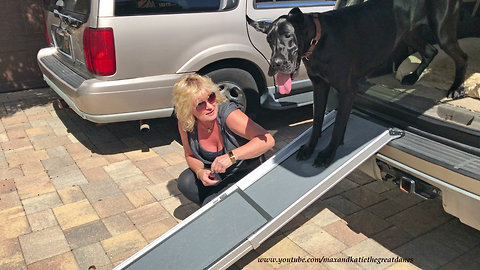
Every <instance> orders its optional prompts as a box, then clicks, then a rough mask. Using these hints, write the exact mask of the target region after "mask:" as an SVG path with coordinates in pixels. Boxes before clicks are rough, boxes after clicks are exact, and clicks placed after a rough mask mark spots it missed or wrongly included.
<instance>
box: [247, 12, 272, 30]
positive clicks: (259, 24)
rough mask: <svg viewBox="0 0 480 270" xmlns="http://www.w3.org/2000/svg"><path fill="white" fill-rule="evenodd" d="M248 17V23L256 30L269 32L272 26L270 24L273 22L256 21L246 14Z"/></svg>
mask: <svg viewBox="0 0 480 270" xmlns="http://www.w3.org/2000/svg"><path fill="white" fill-rule="evenodd" d="M246 17H247V22H248V24H250V25H251V26H252V27H253V28H255V30H257V31H259V32H262V33H265V34H266V33H267V32H268V29H269V28H270V25H271V24H272V23H271V22H266V21H254V20H252V19H250V17H248V15H246Z"/></svg>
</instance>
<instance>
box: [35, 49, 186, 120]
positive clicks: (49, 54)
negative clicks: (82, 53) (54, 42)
mask: <svg viewBox="0 0 480 270" xmlns="http://www.w3.org/2000/svg"><path fill="white" fill-rule="evenodd" d="M56 54H57V51H56V49H55V48H44V49H41V50H40V51H39V52H38V55H37V61H38V64H39V66H40V70H41V71H42V73H43V77H44V79H45V81H46V82H47V84H48V85H49V86H50V87H51V88H52V89H53V90H54V91H55V92H56V93H57V94H58V95H59V96H60V97H61V98H62V99H64V100H65V102H66V103H67V104H68V105H69V106H70V107H71V108H72V109H73V110H74V111H75V112H76V113H77V114H78V115H80V116H81V117H82V118H84V119H87V120H89V121H92V122H96V123H110V122H121V121H130V120H141V119H149V118H160V117H169V116H171V115H172V113H173V105H172V88H173V85H174V84H175V82H176V81H177V80H178V79H179V78H180V77H181V76H183V75H184V74H167V75H160V76H150V77H144V78H135V79H123V80H100V79H98V78H96V77H91V78H85V77H83V76H81V75H79V74H78V73H76V72H74V71H73V70H71V69H70V68H69V67H68V66H67V65H65V64H63V63H62V62H61V61H60V60H59V59H58V58H57V57H56V56H55V55H56Z"/></svg>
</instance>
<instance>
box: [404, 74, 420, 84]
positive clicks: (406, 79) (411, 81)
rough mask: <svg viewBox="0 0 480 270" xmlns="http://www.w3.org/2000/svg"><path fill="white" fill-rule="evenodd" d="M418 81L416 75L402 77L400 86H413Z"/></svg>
mask: <svg viewBox="0 0 480 270" xmlns="http://www.w3.org/2000/svg"><path fill="white" fill-rule="evenodd" d="M417 81H418V75H417V74H416V73H411V74H408V75H406V76H405V77H403V79H402V84H403V85H413V84H414V83H416V82H417Z"/></svg>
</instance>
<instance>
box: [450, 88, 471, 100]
mask: <svg viewBox="0 0 480 270" xmlns="http://www.w3.org/2000/svg"><path fill="white" fill-rule="evenodd" d="M466 96H467V94H466V93H465V87H464V86H463V85H461V86H460V87H458V88H457V89H450V90H448V93H447V98H451V99H460V98H464V97H466Z"/></svg>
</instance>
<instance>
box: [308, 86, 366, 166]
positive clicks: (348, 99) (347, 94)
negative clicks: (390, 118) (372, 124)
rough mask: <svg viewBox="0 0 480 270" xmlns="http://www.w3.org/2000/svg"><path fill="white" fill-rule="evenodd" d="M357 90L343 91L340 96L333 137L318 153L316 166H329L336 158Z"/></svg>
mask: <svg viewBox="0 0 480 270" xmlns="http://www.w3.org/2000/svg"><path fill="white" fill-rule="evenodd" d="M356 92H357V91H356V89H352V90H351V91H341V94H340V96H339V99H340V104H339V106H338V108H337V116H336V117H335V125H334V127H333V132H332V138H331V139H330V143H329V144H328V146H327V147H326V148H325V149H323V150H322V151H321V152H320V153H319V154H318V155H317V158H316V159H315V162H314V163H313V165H314V166H316V167H321V166H328V165H329V164H330V163H332V161H333V159H334V158H335V153H336V152H337V148H338V146H339V145H340V144H341V142H342V141H343V137H344V134H345V130H346V127H347V122H348V118H349V117H350V112H351V111H352V106H353V100H354V98H355V94H356Z"/></svg>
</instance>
